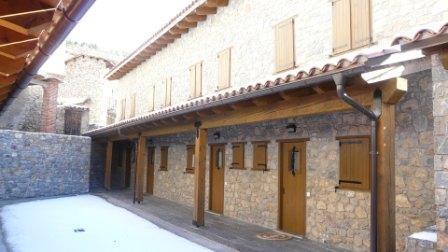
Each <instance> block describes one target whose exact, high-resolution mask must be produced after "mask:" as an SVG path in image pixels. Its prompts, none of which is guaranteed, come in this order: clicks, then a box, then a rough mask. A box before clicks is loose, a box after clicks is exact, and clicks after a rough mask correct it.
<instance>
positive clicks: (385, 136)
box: [377, 102, 395, 251]
mask: <svg viewBox="0 0 448 252" xmlns="http://www.w3.org/2000/svg"><path fill="white" fill-rule="evenodd" d="M377 143H378V154H379V156H378V167H377V179H378V181H377V185H378V187H377V188H378V195H377V202H378V205H377V213H378V225H377V227H378V232H377V233H378V251H395V105H393V104H389V103H384V102H383V104H382V113H381V116H380V118H379V121H378V130H377Z"/></svg>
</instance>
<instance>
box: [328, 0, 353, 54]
mask: <svg viewBox="0 0 448 252" xmlns="http://www.w3.org/2000/svg"><path fill="white" fill-rule="evenodd" d="M332 9H333V53H340V52H343V51H347V50H350V49H351V47H352V45H351V38H350V35H351V32H350V31H351V27H350V0H333V1H332Z"/></svg>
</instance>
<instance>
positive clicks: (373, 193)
mask: <svg viewBox="0 0 448 252" xmlns="http://www.w3.org/2000/svg"><path fill="white" fill-rule="evenodd" d="M333 80H334V82H335V83H336V90H337V93H338V96H339V98H341V100H343V101H344V102H345V103H347V104H349V105H350V106H351V107H353V108H354V109H356V110H357V111H359V112H361V113H363V114H364V115H365V116H367V117H368V118H369V119H370V124H371V134H370V165H371V167H372V169H371V171H370V251H372V252H376V251H377V241H378V231H377V230H378V214H377V211H376V209H377V197H378V195H377V193H378V189H377V168H378V147H377V141H376V134H377V128H378V119H379V117H380V115H381V91H380V90H379V89H377V90H375V92H374V94H373V106H372V110H369V109H367V108H365V107H364V106H362V105H361V104H359V103H358V102H357V101H355V100H354V99H353V98H352V97H350V96H349V95H348V94H347V92H346V90H345V84H346V82H347V78H346V77H345V76H344V75H343V74H342V73H338V74H335V75H333Z"/></svg>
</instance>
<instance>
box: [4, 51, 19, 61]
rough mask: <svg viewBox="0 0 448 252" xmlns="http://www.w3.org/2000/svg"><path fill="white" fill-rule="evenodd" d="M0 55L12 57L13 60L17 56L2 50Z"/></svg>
mask: <svg viewBox="0 0 448 252" xmlns="http://www.w3.org/2000/svg"><path fill="white" fill-rule="evenodd" d="M0 56H3V57H5V58H8V59H12V60H15V59H16V56H14V55H12V54H9V53H5V52H2V51H0Z"/></svg>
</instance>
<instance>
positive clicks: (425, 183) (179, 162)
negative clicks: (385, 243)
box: [149, 71, 435, 251]
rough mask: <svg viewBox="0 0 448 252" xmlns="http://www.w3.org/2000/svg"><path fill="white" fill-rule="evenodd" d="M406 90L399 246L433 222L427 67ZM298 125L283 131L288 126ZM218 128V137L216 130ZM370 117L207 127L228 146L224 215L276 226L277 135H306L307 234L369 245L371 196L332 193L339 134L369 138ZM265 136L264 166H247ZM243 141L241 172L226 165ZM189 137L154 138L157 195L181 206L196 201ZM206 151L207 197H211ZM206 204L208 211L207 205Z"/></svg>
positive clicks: (400, 127) (350, 245) (399, 126)
mask: <svg viewBox="0 0 448 252" xmlns="http://www.w3.org/2000/svg"><path fill="white" fill-rule="evenodd" d="M405 77H406V78H408V81H409V90H408V93H407V94H406V96H405V97H404V98H403V100H402V101H400V103H399V104H398V105H397V106H396V131H397V132H396V146H395V148H396V150H395V152H396V194H397V196H396V201H397V205H396V241H397V251H402V250H403V249H404V242H405V238H406V237H407V236H408V235H410V234H411V233H413V232H415V231H418V230H422V229H424V228H426V227H427V226H430V225H433V223H434V222H435V214H434V211H435V205H434V192H433V188H434V186H433V182H432V176H433V162H432V161H431V157H432V148H431V146H432V139H431V136H432V131H433V127H432V125H433V123H432V121H433V118H432V105H431V99H432V90H431V88H432V85H431V73H430V71H422V72H419V73H416V74H411V75H408V76H405ZM289 123H294V124H296V125H297V127H298V128H297V132H296V133H294V134H291V133H287V131H286V128H285V126H286V125H287V124H289ZM215 132H219V133H220V138H219V139H217V140H215V139H214V137H213V134H214V133H215ZM369 134H370V124H369V122H368V120H367V119H366V118H365V117H364V116H362V115H360V114H359V113H355V112H342V113H334V114H326V115H320V116H311V117H302V118H291V119H287V120H278V121H273V122H264V123H259V124H253V125H244V126H230V127H224V128H217V129H213V130H210V131H209V137H208V142H209V143H210V144H213V143H227V144H226V152H225V161H226V167H225V176H224V178H225V185H224V215H226V216H230V217H235V218H238V219H241V220H243V221H247V222H250V223H254V224H258V225H262V226H265V227H269V228H273V229H275V228H277V216H278V162H277V160H278V143H277V142H276V140H278V139H297V138H310V141H308V142H307V145H306V148H307V192H309V193H310V196H309V197H307V202H306V204H307V213H306V218H307V220H306V223H307V230H306V236H307V237H308V238H310V239H313V240H317V241H321V242H327V243H330V244H334V245H337V246H340V247H342V248H346V249H349V250H358V251H367V250H368V247H369V218H370V217H369V216H370V210H369V208H370V194H369V193H368V192H362V191H350V190H337V191H335V186H336V185H337V184H338V180H337V178H338V171H339V154H338V153H339V150H338V148H339V144H338V141H337V140H336V137H337V136H347V135H369ZM259 140H268V141H269V143H268V169H269V171H266V172H262V171H252V170H251V166H252V151H253V150H252V144H251V141H259ZM240 141H244V142H246V145H245V167H246V170H232V169H229V166H230V164H231V163H232V153H231V144H230V143H231V142H240ZM193 142H194V136H193V134H178V135H173V136H168V137H159V138H152V139H151V140H150V143H149V145H153V146H156V158H155V170H156V171H155V174H156V175H155V182H154V183H155V195H156V196H159V197H162V198H166V199H170V200H173V201H176V202H180V203H182V204H187V205H192V203H193V175H192V174H186V173H184V172H185V165H186V145H188V144H192V143H193ZM160 146H169V154H168V171H158V168H159V165H160ZM209 155H210V148H208V152H207V174H206V194H207V196H206V201H207V202H208V193H209V187H208V183H209V182H208V179H209V177H208V170H209ZM207 202H206V208H208V203H207Z"/></svg>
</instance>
